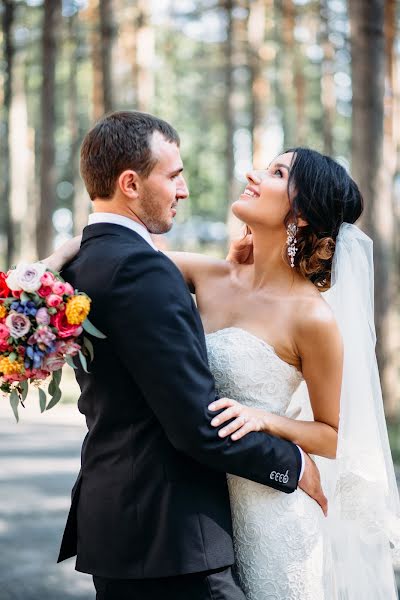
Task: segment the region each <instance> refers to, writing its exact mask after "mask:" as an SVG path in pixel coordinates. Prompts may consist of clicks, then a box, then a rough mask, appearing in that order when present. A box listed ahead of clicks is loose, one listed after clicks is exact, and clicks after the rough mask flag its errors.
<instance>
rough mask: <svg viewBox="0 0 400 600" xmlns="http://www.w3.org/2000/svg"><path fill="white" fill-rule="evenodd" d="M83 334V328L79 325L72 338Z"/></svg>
mask: <svg viewBox="0 0 400 600" xmlns="http://www.w3.org/2000/svg"><path fill="white" fill-rule="evenodd" d="M82 332H83V327H81V325H79V327H78V329H77V330H76V331H75V332H74V334H73V335H74V337H78V335H81V333H82Z"/></svg>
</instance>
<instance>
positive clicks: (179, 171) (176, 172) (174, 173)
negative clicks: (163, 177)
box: [169, 165, 183, 175]
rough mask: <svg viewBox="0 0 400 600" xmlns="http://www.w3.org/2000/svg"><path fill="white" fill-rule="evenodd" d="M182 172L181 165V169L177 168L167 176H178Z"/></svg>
mask: <svg viewBox="0 0 400 600" xmlns="http://www.w3.org/2000/svg"><path fill="white" fill-rule="evenodd" d="M182 171H183V165H182V167H179V169H175V171H171V172H170V173H169V174H170V175H179V173H182Z"/></svg>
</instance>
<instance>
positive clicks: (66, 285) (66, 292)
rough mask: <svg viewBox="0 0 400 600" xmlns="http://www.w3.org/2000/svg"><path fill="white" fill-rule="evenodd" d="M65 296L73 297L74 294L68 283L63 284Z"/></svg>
mask: <svg viewBox="0 0 400 600" xmlns="http://www.w3.org/2000/svg"><path fill="white" fill-rule="evenodd" d="M64 285H65V292H64V293H65V294H67V296H73V295H74V294H75V290H74V288H73V287H72V285H71V284H70V283H68V282H67V283H65V284H64Z"/></svg>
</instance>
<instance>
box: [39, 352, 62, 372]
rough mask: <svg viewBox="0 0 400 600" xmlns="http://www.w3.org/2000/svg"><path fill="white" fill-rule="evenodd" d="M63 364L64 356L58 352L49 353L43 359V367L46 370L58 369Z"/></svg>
mask: <svg viewBox="0 0 400 600" xmlns="http://www.w3.org/2000/svg"><path fill="white" fill-rule="evenodd" d="M64 364H65V360H64V358H63V357H62V356H61V355H60V354H50V355H49V356H47V357H46V358H45V359H44V362H43V369H44V370H46V371H50V372H52V371H58V369H61V368H62V367H63V366H64Z"/></svg>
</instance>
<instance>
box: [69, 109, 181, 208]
mask: <svg viewBox="0 0 400 600" xmlns="http://www.w3.org/2000/svg"><path fill="white" fill-rule="evenodd" d="M155 131H159V132H160V133H161V134H162V135H163V137H164V138H165V139H166V140H167V141H168V142H173V143H175V144H176V145H177V146H179V144H180V140H179V135H178V133H177V131H175V129H174V128H173V127H172V126H171V125H170V124H169V123H167V122H166V121H163V120H162V119H158V118H157V117H154V116H153V115H150V114H147V113H143V112H139V111H123V112H114V113H111V114H109V115H106V116H105V117H104V118H103V119H101V120H100V121H99V122H98V123H96V125H95V126H94V127H93V129H91V130H90V131H89V133H87V134H86V136H85V138H84V140H83V143H82V147H81V164H80V167H81V175H82V178H83V181H84V183H85V186H86V189H87V191H88V193H89V196H90V198H91V199H92V200H94V198H111V197H112V196H113V194H114V191H115V185H116V180H117V178H118V176H119V175H120V174H121V173H122V172H123V171H125V170H126V169H132V170H134V171H136V172H138V173H140V175H142V176H144V177H148V176H149V175H150V173H151V171H152V169H153V168H154V166H155V164H156V162H157V158H156V157H154V156H153V154H152V149H151V145H150V144H151V138H152V134H153V133H154V132H155Z"/></svg>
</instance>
